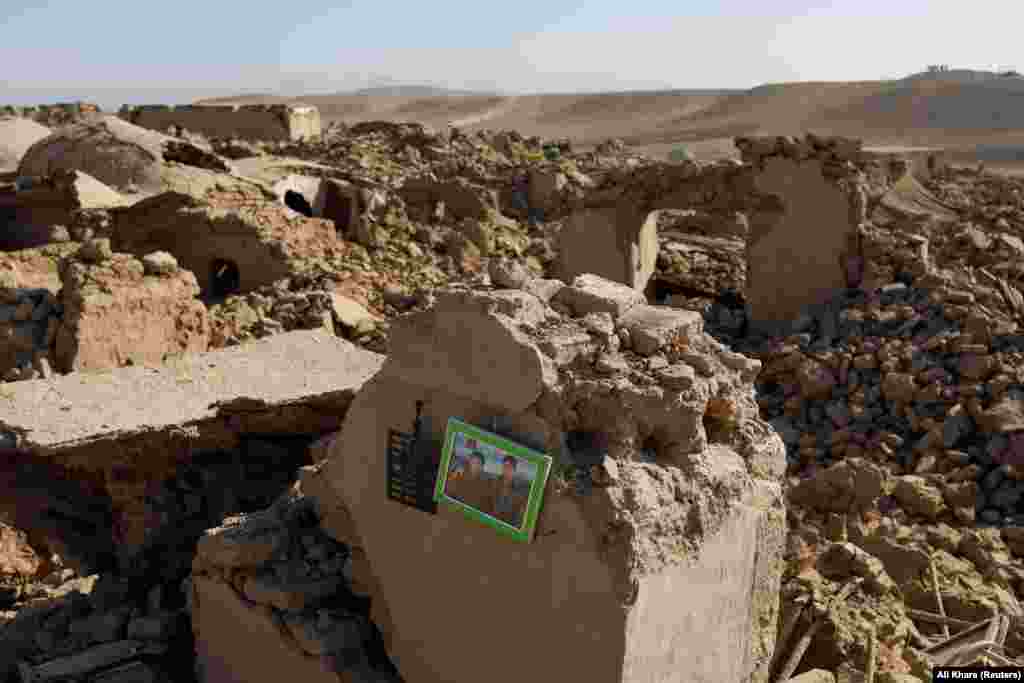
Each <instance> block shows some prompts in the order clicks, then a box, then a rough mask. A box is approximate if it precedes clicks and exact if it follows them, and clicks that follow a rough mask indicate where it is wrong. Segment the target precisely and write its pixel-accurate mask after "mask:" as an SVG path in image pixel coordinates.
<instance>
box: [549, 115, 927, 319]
mask: <svg viewBox="0 0 1024 683" xmlns="http://www.w3.org/2000/svg"><path fill="white" fill-rule="evenodd" d="M736 146H737V147H738V148H739V149H740V152H741V155H742V159H743V160H742V162H735V161H726V162H719V163H715V164H710V165H702V164H699V163H695V162H688V163H682V164H663V163H653V164H647V165H641V166H638V167H636V168H632V169H616V170H614V171H613V172H609V173H606V174H604V175H603V176H602V177H601V178H600V179H599V180H598V181H597V182H595V183H594V184H593V186H592V187H591V188H589V189H588V190H587V191H586V192H585V194H584V196H583V198H582V200H581V201H580V206H579V208H578V209H577V210H576V211H574V212H573V214H572V215H570V217H569V219H568V220H567V221H566V223H565V225H564V227H563V228H562V230H560V231H559V233H558V253H559V267H558V276H559V277H560V278H561V279H563V280H565V281H571V280H572V278H574V277H575V276H577V275H579V274H581V273H584V272H588V271H589V272H595V273H598V274H601V275H603V276H605V277H609V278H611V279H613V280H615V281H617V282H622V283H625V284H628V285H630V286H632V287H634V288H636V289H638V290H643V289H644V288H645V287H647V286H649V285H650V283H651V278H652V276H653V274H654V273H655V270H656V266H657V263H658V260H657V259H658V248H659V247H658V237H657V218H656V217H653V216H652V212H659V211H662V210H685V211H688V212H693V213H694V216H695V219H694V220H699V221H701V222H703V223H704V224H705V225H706V226H707V227H706V228H705V230H706V231H710V232H714V233H720V234H721V235H726V236H729V237H738V238H740V239H743V240H744V242H745V253H746V273H745V287H744V291H743V292H742V295H743V296H744V298H745V302H746V305H747V308H748V316H749V318H750V319H751V322H752V323H754V324H756V325H758V326H760V327H762V328H764V329H767V328H770V327H774V326H777V325H778V324H781V323H785V322H787V321H790V320H794V319H796V318H797V317H798V316H799V315H800V314H801V312H802V311H804V310H805V309H808V308H813V307H815V306H820V305H821V304H824V303H825V302H827V301H828V300H829V299H830V298H831V297H832V296H834V294H835V293H837V292H838V291H841V290H843V289H846V288H847V287H851V286H858V285H859V284H860V283H861V281H862V279H863V273H864V258H863V254H862V250H861V246H860V234H861V231H862V228H863V227H864V225H865V224H866V222H867V221H868V220H869V217H870V215H871V211H872V208H873V207H874V206H875V205H876V204H878V203H879V202H880V201H882V199H883V197H885V196H886V193H887V192H888V190H889V189H890V188H891V187H893V185H894V184H896V183H898V182H900V181H901V179H905V180H904V182H913V177H914V174H915V173H917V172H918V171H917V169H918V167H919V166H920V164H921V163H924V164H925V165H926V166H927V163H928V162H927V160H925V161H924V162H914V161H902V162H901V163H899V164H897V163H895V161H894V158H893V156H892V154H891V153H889V152H888V151H884V150H883V151H865V150H863V148H862V145H861V142H860V141H858V140H851V139H846V138H820V137H816V136H813V135H808V136H806V137H805V138H802V139H799V138H784V137H762V138H737V140H736ZM925 159H927V158H925ZM940 165H941V162H933V163H932V166H933V167H934V168H938V167H939V166H940ZM922 173H925V172H924V171H922ZM811 237H813V239H811ZM676 261H677V263H676V266H675V267H678V268H681V269H685V268H686V267H687V264H686V260H685V259H677V260H676ZM676 279H677V278H674V277H673V273H672V272H671V270H669V271H666V272H665V273H664V274H659V277H658V280H659V281H660V282H659V283H658V284H661V285H664V286H667V287H668V288H669V289H671V288H672V286H673V280H676ZM678 280H680V281H683V282H685V280H686V278H685V277H682V278H678ZM649 293H650V292H649Z"/></svg>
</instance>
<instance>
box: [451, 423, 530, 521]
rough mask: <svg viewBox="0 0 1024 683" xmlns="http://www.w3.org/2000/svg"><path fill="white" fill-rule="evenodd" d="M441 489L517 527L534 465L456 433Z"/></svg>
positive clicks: (528, 495)
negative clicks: (443, 485)
mask: <svg viewBox="0 0 1024 683" xmlns="http://www.w3.org/2000/svg"><path fill="white" fill-rule="evenodd" d="M453 446H454V448H453V451H454V453H453V457H452V459H451V463H452V464H451V466H450V467H449V469H448V476H447V479H446V481H445V488H444V492H445V494H446V495H448V496H449V497H451V498H454V499H455V500H457V501H459V502H461V503H463V504H465V505H468V506H470V507H472V508H475V509H476V510H478V511H479V512H482V513H484V514H486V515H489V516H491V517H493V518H495V519H498V520H501V521H502V522H504V523H505V524H508V525H509V526H512V527H515V528H516V529H519V528H520V527H522V525H523V516H524V515H525V514H526V505H527V503H528V502H529V499H530V488H531V487H532V486H533V480H534V479H535V478H536V476H537V465H535V464H534V463H532V462H529V461H527V460H525V459H523V458H517V457H515V456H514V455H511V454H509V453H507V452H505V451H504V450H502V449H501V448H498V447H497V446H494V445H492V444H488V443H482V442H479V441H476V440H474V439H471V438H468V437H466V436H465V435H464V434H462V433H457V434H456V435H455V442H454V444H453Z"/></svg>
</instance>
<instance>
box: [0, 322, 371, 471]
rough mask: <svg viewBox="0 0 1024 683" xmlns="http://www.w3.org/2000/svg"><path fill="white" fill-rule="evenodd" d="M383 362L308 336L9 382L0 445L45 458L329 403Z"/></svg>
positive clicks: (339, 342) (341, 343)
mask: <svg viewBox="0 0 1024 683" xmlns="http://www.w3.org/2000/svg"><path fill="white" fill-rule="evenodd" d="M382 363H383V357H382V356H379V355H378V354H375V353H371V352H369V351H363V350H362V349H359V348H357V347H355V346H354V345H353V344H351V343H349V342H347V341H345V340H343V339H339V338H337V337H333V336H331V335H328V334H326V333H324V332H322V331H319V330H316V331H300V332H290V333H285V334H280V335H275V336H273V337H269V338H267V339H263V340H260V341H257V342H253V343H251V344H246V345H244V346H237V347H232V348H230V349H222V350H218V351H211V352H208V353H196V354H185V355H182V356H179V357H177V358H169V359H167V360H166V362H165V364H164V365H163V366H161V367H147V366H136V367H126V368H118V369H116V370H112V371H109V372H100V373H95V374H92V373H88V374H87V373H75V374H70V375H64V376H60V377H54V378H52V379H48V380H30V381H25V382H16V383H12V384H9V385H6V386H5V387H4V391H3V397H2V399H0V440H2V436H3V435H4V433H6V435H7V439H6V441H7V443H6V444H5V445H6V446H7V447H12V446H13V447H16V448H19V449H22V450H28V451H33V452H35V453H37V454H40V455H45V454H51V453H55V452H57V451H61V450H63V449H70V448H75V447H77V446H84V445H88V444H90V443H92V442H96V441H105V440H111V439H120V438H126V437H130V436H134V435H139V434H142V433H144V432H155V431H162V430H170V429H173V428H175V427H184V426H189V425H196V424H199V423H202V422H203V421H207V420H211V419H214V418H217V417H219V416H221V415H223V414H228V413H231V412H232V411H233V410H234V411H244V410H245V409H248V410H260V409H271V408H274V407H281V406H286V405H291V404H295V403H301V402H303V401H306V400H309V399H312V398H314V397H320V398H328V399H329V398H330V397H331V395H340V394H343V393H351V392H354V391H357V390H358V389H359V387H361V386H362V384H363V383H364V382H365V381H366V380H367V379H369V378H370V377H371V376H373V375H374V374H375V373H376V372H377V370H378V369H380V366H381V364H382ZM200 426H201V425H200ZM13 435H16V443H11V441H12V440H13V439H12V436H13Z"/></svg>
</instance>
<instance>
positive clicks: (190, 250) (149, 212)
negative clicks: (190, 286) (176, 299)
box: [112, 178, 340, 298]
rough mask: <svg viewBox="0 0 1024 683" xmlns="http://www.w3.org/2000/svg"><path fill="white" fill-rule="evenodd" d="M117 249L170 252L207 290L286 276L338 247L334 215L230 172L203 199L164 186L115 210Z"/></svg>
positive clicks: (216, 293)
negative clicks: (291, 205) (313, 211)
mask: <svg viewBox="0 0 1024 683" xmlns="http://www.w3.org/2000/svg"><path fill="white" fill-rule="evenodd" d="M113 224H114V225H113V230H112V234H113V239H112V245H113V247H114V249H115V250H116V251H122V252H127V253H132V254H136V255H139V256H141V255H144V254H147V253H149V252H152V251H158V250H159V251H166V252H169V253H171V254H173V255H174V257H175V258H176V259H177V260H178V263H179V264H180V265H181V266H182V267H183V268H185V269H187V270H190V271H192V272H193V273H195V275H196V279H197V280H198V282H199V286H200V288H201V290H202V291H203V293H204V295H206V296H208V297H213V298H219V297H223V296H226V295H229V294H234V293H238V292H245V291H249V290H252V289H255V288H257V287H259V286H261V285H268V284H271V283H273V282H274V281H275V280H279V279H281V278H285V277H288V276H289V275H290V274H291V273H292V271H293V268H294V264H295V263H296V262H297V261H299V260H301V259H308V258H315V257H317V256H324V255H329V254H331V253H333V252H334V251H335V250H337V249H339V248H340V242H339V239H338V235H337V232H336V229H335V226H334V223H333V222H332V221H329V220H326V219H319V218H307V217H305V216H303V215H301V214H299V213H297V212H294V211H291V210H290V209H288V208H287V207H285V206H282V205H280V204H277V203H275V202H272V201H268V196H267V191H266V190H265V189H264V188H262V187H261V186H259V185H258V184H256V183H251V182H244V181H241V179H230V178H225V181H224V182H223V183H220V186H219V187H218V188H214V189H211V190H210V191H209V192H207V193H206V195H205V196H203V197H202V198H199V197H196V196H191V195H188V194H184V193H181V192H166V193H163V194H160V195H156V196H154V197H149V198H147V199H143V200H141V201H139V202H137V203H135V204H133V205H132V206H130V207H126V208H124V209H121V210H119V211H117V212H115V214H114V220H113Z"/></svg>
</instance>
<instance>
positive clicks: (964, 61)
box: [0, 0, 1024, 107]
mask: <svg viewBox="0 0 1024 683" xmlns="http://www.w3.org/2000/svg"><path fill="white" fill-rule="evenodd" d="M1022 25H1024V3H1022V2H1012V1H1011V0H973V1H972V2H970V3H967V4H965V3H963V2H961V1H957V2H953V1H951V0H899V1H898V2H894V1H893V0H843V1H841V2H809V1H805V0H771V2H763V1H761V0H744V1H741V0H717V1H715V0H683V1H680V0H632V1H631V2H621V0H586V2H578V1H572V0H517V1H515V2H507V3H500V2H495V1H494V0H488V1H486V2H481V1H479V0H433V1H432V2H410V1H409V0H405V1H403V2H388V1H387V0H374V1H363V0H351V1H349V2H345V1H344V0H330V1H326V0H304V1H303V2H296V3H271V4H260V3H257V2H251V1H250V2H244V3H243V2H239V1H238V0H213V1H211V0H175V2H174V3H164V4H159V5H152V4H147V3H140V2H138V0H131V1H129V0H91V1H89V2H83V1H82V0H53V1H50V2H47V1H46V0H2V2H0V64H2V65H3V66H2V67H0V72H2V73H3V78H4V81H0V104H45V103H51V102H59V101H73V100H86V101H91V102H96V103H98V104H100V105H102V106H104V107H110V106H114V107H116V106H119V105H120V104H126V103H127V104H146V103H150V104H181V103H187V102H191V101H193V100H195V99H198V98H202V97H212V96H224V95H236V94H244V93H268V92H269V93H275V94H283V95H292V96H294V95H301V94H322V93H330V92H337V91H344V90H352V89H356V88H362V87H370V86H378V85H391V84H417V85H434V86H441V87H448V88H455V89H471V90H498V91H502V92H507V93H551V92H600V91H616V90H650V89H664V88H743V89H745V88H751V87H754V86H756V85H760V84H763V83H778V82H787V81H846V80H878V79H887V78H900V77H902V76H905V75H908V74H911V73H914V72H918V71H922V70H923V69H924V67H925V66H926V65H928V64H950V65H952V66H953V67H954V68H974V69H998V70H1003V69H1013V68H1017V69H1020V70H1022V71H1024V68H1022V67H1024V53H1022V52H1021V51H1020V49H1019V45H1020V42H1019V38H1018V35H1017V34H1019V31H1020V27H1021V26H1022Z"/></svg>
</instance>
